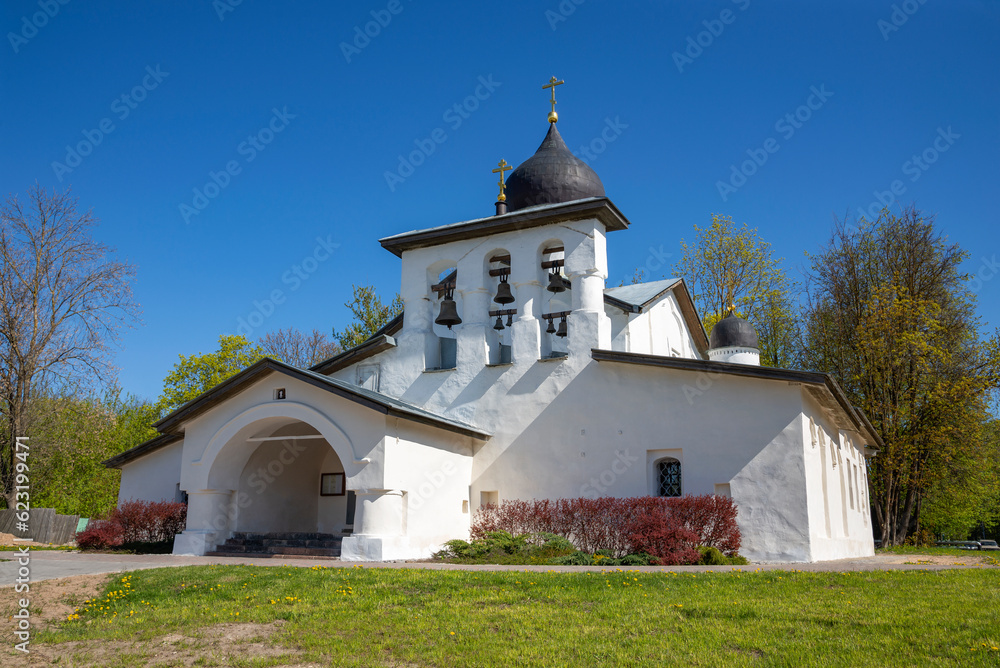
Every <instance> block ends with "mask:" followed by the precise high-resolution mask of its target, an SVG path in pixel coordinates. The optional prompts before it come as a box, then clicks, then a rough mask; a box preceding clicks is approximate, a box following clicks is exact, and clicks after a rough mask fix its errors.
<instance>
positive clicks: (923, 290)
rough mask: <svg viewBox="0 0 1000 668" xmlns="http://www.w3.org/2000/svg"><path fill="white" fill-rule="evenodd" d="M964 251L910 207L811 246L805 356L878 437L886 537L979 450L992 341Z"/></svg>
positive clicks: (877, 471) (995, 355)
mask: <svg viewBox="0 0 1000 668" xmlns="http://www.w3.org/2000/svg"><path fill="white" fill-rule="evenodd" d="M965 257H966V253H965V252H964V251H963V250H962V249H961V248H960V247H959V246H957V245H955V244H950V243H948V241H947V239H946V238H945V237H944V236H943V235H941V234H940V233H939V232H938V231H936V230H935V228H934V221H933V219H932V218H928V217H925V216H923V215H922V214H920V213H919V212H918V211H916V210H915V209H912V208H911V209H909V210H906V211H904V212H902V214H901V215H900V216H895V215H893V214H891V213H890V212H889V211H888V210H883V211H882V213H881V215H880V216H879V218H878V219H877V220H875V221H868V220H865V219H862V220H860V221H858V222H857V225H856V226H855V225H852V226H847V225H845V224H843V223H840V224H838V225H837V227H836V229H835V230H834V233H833V236H832V238H831V239H830V242H829V243H828V244H827V245H826V247H824V248H823V250H822V251H821V252H820V253H818V254H816V255H815V256H812V257H811V269H810V275H809V305H808V308H807V313H806V320H805V325H804V327H805V348H804V355H805V358H806V361H807V364H808V365H809V366H810V367H812V368H815V369H818V370H821V371H826V372H829V373H831V374H833V375H834V376H835V377H836V378H837V379H838V381H840V383H841V385H842V386H843V387H844V390H845V391H846V392H847V394H848V396H849V398H850V400H851V402H852V403H853V404H854V405H856V406H858V407H860V408H861V409H862V410H863V411H864V413H865V414H866V415H867V416H868V418H869V419H870V420H871V421H872V424H873V425H874V427H875V429H876V431H878V433H879V434H880V435H881V437H882V439H883V441H884V443H885V447H884V448H883V450H882V451H881V452H880V453H879V454H878V456H877V457H876V458H875V459H874V460H873V461H872V480H871V499H872V504H873V508H874V511H875V516H876V520H877V523H878V527H879V529H880V532H881V537H882V540H883V543H884V544H887V545H896V544H899V543H901V542H903V540H904V539H905V538H906V537H907V535H908V534H910V533H912V532H914V531H915V530H916V529H917V527H918V526H919V523H920V520H919V515H920V509H921V506H922V503H923V502H924V501H925V500H927V499H928V498H929V495H930V494H931V493H932V492H933V490H935V489H938V490H940V489H943V487H942V486H947V485H950V484H952V483H951V482H949V481H948V475H949V471H955V470H957V469H958V468H960V467H965V466H977V465H980V464H981V463H982V461H983V457H984V450H983V448H981V447H980V438H979V437H980V434H981V430H982V426H983V424H984V422H985V420H986V416H987V408H988V403H989V399H990V393H991V392H992V391H994V390H995V389H996V388H997V387H998V382H1000V347H998V337H996V336H994V337H993V338H992V339H990V340H988V341H982V340H981V339H980V336H979V327H980V321H979V319H978V317H977V315H976V312H975V299H974V295H973V294H972V293H971V292H970V291H969V289H968V287H967V286H966V281H967V278H968V277H967V276H966V275H964V274H963V273H962V271H961V267H960V265H961V263H962V261H963V260H964V259H965ZM952 491H953V492H954V493H956V494H959V493H966V494H968V493H970V492H969V491H965V492H962V491H961V490H959V489H958V488H954V489H953V490H952ZM938 498H939V499H942V500H943V499H944V496H943V495H940V494H939V495H938ZM953 500H954V499H953Z"/></svg>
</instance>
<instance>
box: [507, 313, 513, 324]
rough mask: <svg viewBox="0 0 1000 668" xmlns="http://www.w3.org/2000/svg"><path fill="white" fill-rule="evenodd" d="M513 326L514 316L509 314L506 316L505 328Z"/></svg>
mask: <svg viewBox="0 0 1000 668" xmlns="http://www.w3.org/2000/svg"><path fill="white" fill-rule="evenodd" d="M513 324H514V316H513V315H511V314H510V313H508V314H507V326H508V327H510V326H511V325H513Z"/></svg>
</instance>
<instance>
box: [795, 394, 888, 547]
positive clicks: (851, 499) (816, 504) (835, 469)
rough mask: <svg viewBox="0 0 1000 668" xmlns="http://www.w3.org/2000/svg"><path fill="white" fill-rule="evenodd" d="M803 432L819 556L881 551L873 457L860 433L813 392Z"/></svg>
mask: <svg viewBox="0 0 1000 668" xmlns="http://www.w3.org/2000/svg"><path fill="white" fill-rule="evenodd" d="M801 429H802V434H803V442H804V443H806V444H807V445H806V447H805V448H804V453H805V458H806V462H807V470H806V485H807V487H808V488H809V496H808V498H809V518H810V522H809V527H810V535H811V544H812V558H813V560H814V561H822V560H828V559H843V558H847V557H856V556H871V555H873V554H875V543H874V540H873V536H872V526H871V513H870V510H869V508H870V501H869V496H868V470H867V461H866V459H865V457H864V453H863V451H862V450H861V449H860V448H859V446H858V443H859V442H860V441H859V439H858V436H857V435H856V434H852V433H851V432H848V431H842V430H840V429H839V428H838V426H837V425H836V424H835V422H834V421H833V420H832V419H831V417H830V416H829V414H828V413H827V412H826V411H824V410H823V409H822V408H821V407H820V406H819V404H818V403H817V402H816V401H815V400H814V399H813V398H812V397H809V396H808V395H805V396H804V398H803V415H802V427H801Z"/></svg>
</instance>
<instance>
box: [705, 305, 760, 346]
mask: <svg viewBox="0 0 1000 668" xmlns="http://www.w3.org/2000/svg"><path fill="white" fill-rule="evenodd" d="M708 345H709V348H713V349H714V348H757V347H758V345H757V330H756V329H754V327H753V325H751V324H750V323H749V322H747V321H746V320H744V319H743V318H741V317H739V316H737V315H735V314H733V313H730V314H729V315H727V316H726V317H725V318H723V319H722V320H720V321H719V322H717V323H715V327H713V328H712V335H711V336H710V337H709V338H708Z"/></svg>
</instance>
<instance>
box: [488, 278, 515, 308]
mask: <svg viewBox="0 0 1000 668" xmlns="http://www.w3.org/2000/svg"><path fill="white" fill-rule="evenodd" d="M493 301H495V302H496V303H497V304H510V303H511V302H513V301H514V294H513V293H512V292H511V291H510V283H508V282H507V277H506V276H501V277H500V285H499V286H497V296H496V297H494V298H493Z"/></svg>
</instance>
